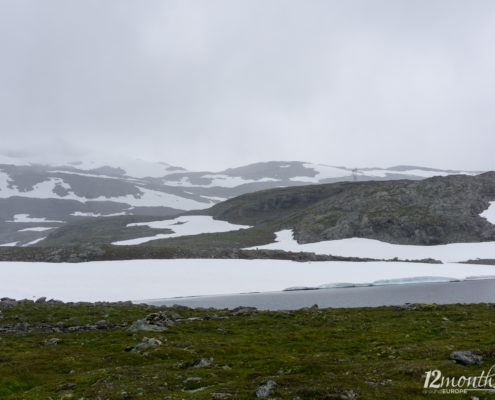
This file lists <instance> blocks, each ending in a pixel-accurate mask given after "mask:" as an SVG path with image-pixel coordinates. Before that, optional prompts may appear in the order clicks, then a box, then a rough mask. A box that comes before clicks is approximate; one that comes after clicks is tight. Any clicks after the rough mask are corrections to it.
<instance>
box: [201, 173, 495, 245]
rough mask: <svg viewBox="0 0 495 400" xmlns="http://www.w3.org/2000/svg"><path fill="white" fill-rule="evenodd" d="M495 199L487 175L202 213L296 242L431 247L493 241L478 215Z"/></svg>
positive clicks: (234, 204) (266, 198)
mask: <svg viewBox="0 0 495 400" xmlns="http://www.w3.org/2000/svg"><path fill="white" fill-rule="evenodd" d="M493 200H495V173H494V172H488V173H485V174H481V175H479V176H474V177H470V176H462V175H454V176H448V177H434V178H429V179H425V180H422V181H410V180H400V181H387V182H353V183H347V182H346V183H336V184H328V185H317V186H307V187H294V188H283V189H273V190H267V191H262V192H258V193H252V194H247V195H244V196H240V197H237V198H235V199H231V200H228V201H226V202H223V203H220V204H218V205H215V206H213V207H212V208H210V209H209V210H206V213H208V214H209V215H211V216H213V217H214V218H217V219H222V220H226V221H229V222H231V223H242V224H249V225H255V226H257V225H264V224H268V225H270V226H271V227H273V228H274V229H277V230H279V229H294V235H295V238H296V239H297V241H298V242H300V243H309V242H317V241H321V240H333V239H342V238H350V237H363V238H370V239H377V240H382V241H386V242H389V243H401V244H426V245H433V244H441V243H453V242H481V241H489V240H495V226H494V225H492V224H491V223H489V222H488V221H487V220H486V219H485V218H482V217H481V216H480V215H479V214H481V213H482V212H483V211H484V210H486V209H487V208H488V207H489V202H490V201H493Z"/></svg>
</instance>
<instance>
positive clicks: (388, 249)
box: [253, 230, 495, 262]
mask: <svg viewBox="0 0 495 400" xmlns="http://www.w3.org/2000/svg"><path fill="white" fill-rule="evenodd" d="M253 248H258V249H272V250H285V251H295V252H298V251H307V252H312V253H316V254H331V255H334V256H342V257H361V258H377V259H386V260H389V259H393V258H395V257H397V258H400V259H401V260H420V259H424V258H434V259H436V260H441V261H443V262H459V261H466V260H469V259H471V260H472V259H477V258H495V242H480V243H451V244H445V245H438V246H413V245H399V244H390V243H386V242H381V241H379V240H374V239H363V238H352V239H341V240H325V241H322V242H316V243H306V244H299V243H297V241H296V240H294V238H293V235H292V230H284V231H280V232H277V233H276V242H275V243H270V244H267V245H264V246H258V247H253Z"/></svg>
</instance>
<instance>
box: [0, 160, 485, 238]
mask: <svg viewBox="0 0 495 400" xmlns="http://www.w3.org/2000/svg"><path fill="white" fill-rule="evenodd" d="M477 173H478V172H472V171H450V170H445V171H444V170H436V169H430V168H422V167H407V166H399V167H392V168H363V169H353V168H346V167H332V166H327V165H320V164H311V163H305V162H300V161H288V162H286V161H271V162H262V163H255V164H250V165H246V166H241V167H236V168H229V169H226V170H224V171H220V172H209V171H187V170H185V169H184V168H181V167H176V166H171V165H169V164H166V163H149V162H144V161H139V160H134V159H125V158H122V159H117V160H103V161H95V162H92V161H85V162H79V163H78V162H71V163H69V162H66V163H63V164H62V163H59V162H54V163H51V164H49V165H47V164H46V163H40V162H39V161H37V160H31V161H29V160H26V159H16V158H12V157H10V158H9V157H0V245H29V244H35V243H37V241H39V240H41V239H42V238H44V237H45V236H46V234H47V233H49V232H50V231H51V230H52V229H54V228H56V227H60V226H63V225H64V224H65V223H67V222H73V221H78V220H82V219H84V218H95V217H101V216H110V215H146V216H159V217H163V216H171V215H176V214H178V213H181V212H184V211H187V210H199V209H206V208H209V207H211V206H212V205H214V204H216V203H219V202H221V201H224V200H226V199H230V198H232V197H236V196H239V195H242V194H246V193H251V192H254V191H258V190H264V189H272V188H276V187H287V186H300V185H310V184H318V183H331V182H341V181H354V180H357V181H369V180H395V179H411V180H418V179H424V178H427V177H430V176H436V175H442V176H445V175H450V174H466V175H475V174H477Z"/></svg>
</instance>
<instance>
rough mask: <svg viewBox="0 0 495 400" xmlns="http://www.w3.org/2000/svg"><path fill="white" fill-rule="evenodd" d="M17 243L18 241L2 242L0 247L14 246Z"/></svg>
mask: <svg viewBox="0 0 495 400" xmlns="http://www.w3.org/2000/svg"><path fill="white" fill-rule="evenodd" d="M17 243H19V242H10V243H3V244H0V247H14V246H17Z"/></svg>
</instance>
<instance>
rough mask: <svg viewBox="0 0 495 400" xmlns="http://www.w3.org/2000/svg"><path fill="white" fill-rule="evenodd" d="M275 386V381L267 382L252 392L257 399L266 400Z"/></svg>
mask: <svg viewBox="0 0 495 400" xmlns="http://www.w3.org/2000/svg"><path fill="white" fill-rule="evenodd" d="M276 384H277V383H276V382H275V381H268V382H266V383H265V384H264V385H261V386H260V387H259V388H257V389H256V390H255V391H254V394H255V395H256V397H257V398H259V399H266V398H267V397H268V396H270V393H271V392H272V390H273V388H274V387H275V385H276Z"/></svg>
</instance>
